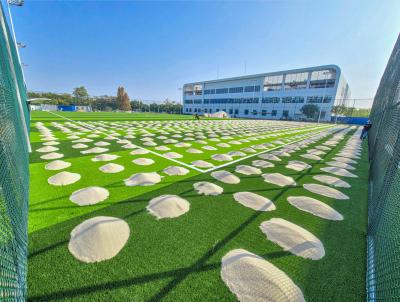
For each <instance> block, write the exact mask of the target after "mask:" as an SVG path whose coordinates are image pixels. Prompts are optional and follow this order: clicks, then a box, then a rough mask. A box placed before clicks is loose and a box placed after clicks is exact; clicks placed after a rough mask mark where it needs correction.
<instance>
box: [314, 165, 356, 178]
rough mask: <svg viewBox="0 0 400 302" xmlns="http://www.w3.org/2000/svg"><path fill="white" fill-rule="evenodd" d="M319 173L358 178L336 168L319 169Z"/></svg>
mask: <svg viewBox="0 0 400 302" xmlns="http://www.w3.org/2000/svg"><path fill="white" fill-rule="evenodd" d="M321 171H324V172H328V173H332V174H334V175H337V176H345V177H353V178H357V177H358V176H357V175H355V174H353V173H351V172H349V171H347V170H346V169H343V168H338V167H324V168H321Z"/></svg>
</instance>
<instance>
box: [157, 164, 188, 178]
mask: <svg viewBox="0 0 400 302" xmlns="http://www.w3.org/2000/svg"><path fill="white" fill-rule="evenodd" d="M163 172H164V173H165V174H167V175H169V176H173V175H186V174H188V173H189V172H190V171H189V170H188V169H186V168H183V167H178V166H169V167H167V168H165V169H164V170H163Z"/></svg>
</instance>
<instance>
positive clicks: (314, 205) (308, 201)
mask: <svg viewBox="0 0 400 302" xmlns="http://www.w3.org/2000/svg"><path fill="white" fill-rule="evenodd" d="M288 201H289V203H290V204H291V205H292V206H294V207H296V208H298V209H299V210H302V211H305V212H308V213H310V214H313V215H315V216H318V217H321V218H324V219H328V220H343V216H342V215H341V214H340V213H339V212H337V211H336V210H335V209H333V208H331V207H330V206H328V205H327V204H325V203H323V202H321V201H319V200H317V199H314V198H311V197H307V196H290V197H288Z"/></svg>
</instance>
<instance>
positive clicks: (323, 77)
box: [310, 69, 336, 88]
mask: <svg viewBox="0 0 400 302" xmlns="http://www.w3.org/2000/svg"><path fill="white" fill-rule="evenodd" d="M335 82H336V70H334V69H326V70H319V71H313V72H311V79H310V88H330V87H335Z"/></svg>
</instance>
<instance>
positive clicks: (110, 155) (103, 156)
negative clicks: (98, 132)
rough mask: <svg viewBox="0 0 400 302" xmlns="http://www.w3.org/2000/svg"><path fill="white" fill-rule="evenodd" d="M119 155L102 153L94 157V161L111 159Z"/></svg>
mask: <svg viewBox="0 0 400 302" xmlns="http://www.w3.org/2000/svg"><path fill="white" fill-rule="evenodd" d="M118 157H119V156H118V155H115V154H100V155H97V156H96V157H93V158H92V161H111V160H114V159H117V158H118Z"/></svg>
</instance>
